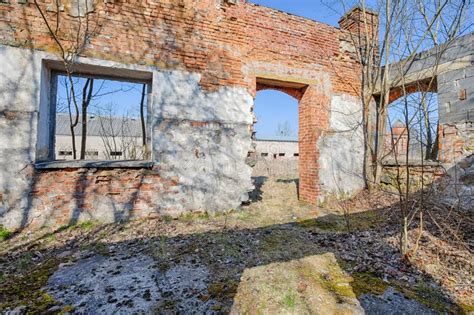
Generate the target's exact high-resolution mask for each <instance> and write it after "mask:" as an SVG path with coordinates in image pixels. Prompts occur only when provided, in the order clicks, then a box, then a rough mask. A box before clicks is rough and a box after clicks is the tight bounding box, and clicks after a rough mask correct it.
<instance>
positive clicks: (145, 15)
mask: <svg viewBox="0 0 474 315" xmlns="http://www.w3.org/2000/svg"><path fill="white" fill-rule="evenodd" d="M38 2H39V3H40V6H41V7H42V8H43V10H44V12H46V16H47V17H48V19H49V21H51V25H52V26H53V28H54V26H55V24H54V23H55V21H56V13H55V12H49V11H48V10H46V7H47V6H48V5H49V4H50V2H51V1H49V0H47V1H40V0H39V1H38ZM63 2H65V3H67V1H66V0H64V1H63ZM59 17H60V19H59V20H60V27H59V32H58V37H59V38H60V39H61V41H62V42H63V43H64V44H65V46H69V45H72V43H71V42H67V41H66V38H67V36H68V35H70V34H69V32H71V30H72V31H74V30H75V29H76V28H77V19H73V18H71V17H70V16H69V15H68V6H67V5H66V6H65V9H64V11H61V12H60V14H59ZM89 17H90V29H92V30H93V34H92V36H91V38H90V42H89V43H88V44H87V45H86V46H85V49H84V50H83V51H81V56H84V57H88V58H97V59H100V60H107V61H116V62H120V63H126V64H136V65H146V66H153V67H156V68H157V69H161V70H173V71H174V70H182V71H187V72H190V73H198V74H200V82H199V85H200V87H201V88H202V89H203V90H204V91H205V92H208V93H210V92H213V91H218V90H219V89H221V88H222V87H240V88H245V89H246V90H247V91H248V92H249V93H250V94H251V95H255V93H256V91H257V88H258V87H257V81H258V78H266V79H272V80H276V81H280V82H293V83H294V82H296V83H298V84H301V85H303V86H304V88H299V89H297V90H298V91H295V89H292V90H291V91H289V90H287V92H289V94H292V95H293V96H295V97H297V98H299V99H300V114H299V115H300V128H299V137H300V167H299V169H300V183H301V192H300V196H301V198H302V199H303V200H306V201H309V202H316V201H317V200H318V197H319V194H320V191H321V188H320V185H319V182H320V180H319V164H318V160H319V154H320V153H319V151H318V139H319V138H320V137H321V136H324V134H325V133H326V132H329V119H330V108H331V98H332V97H333V96H334V95H350V96H357V95H358V93H359V91H360V78H359V73H360V72H359V65H358V64H357V62H356V61H355V56H354V48H353V47H351V44H350V41H349V40H348V34H349V33H348V32H347V31H346V30H341V29H338V28H335V27H332V26H328V25H325V24H322V23H318V22H315V21H311V20H308V19H305V18H302V17H298V16H294V15H291V14H287V13H284V12H281V11H277V10H273V9H270V8H266V7H263V6H258V5H255V4H251V3H247V2H245V1H239V3H238V4H236V5H231V4H228V3H221V2H220V1H215V0H201V1H197V2H196V1H193V0H167V1H113V2H112V3H103V2H102V1H97V2H96V6H95V8H94V11H93V13H91V14H90V15H89ZM82 20H83V21H84V19H82ZM341 25H342V26H343V28H344V27H345V26H344V23H342V24H341ZM348 25H349V24H348ZM82 29H84V28H82ZM347 29H349V30H353V24H350V26H347ZM0 44H3V45H9V46H17V47H23V48H31V49H35V50H43V51H46V52H48V53H55V54H57V53H58V47H57V45H56V44H55V43H54V41H53V39H52V38H51V36H49V33H48V30H47V28H46V26H45V24H44V22H43V21H42V19H41V16H40V15H39V13H38V10H37V9H36V7H35V5H34V4H33V3H31V2H28V3H26V4H21V3H19V2H18V0H10V1H9V3H7V4H1V5H0ZM260 88H261V87H260ZM191 127H192V128H198V127H196V126H191ZM250 127H251V126H249V137H250V130H251V128H250ZM101 172H103V171H97V172H95V173H92V174H90V173H87V174H88V175H87V176H86V177H87V179H84V180H83V179H80V177H81V176H82V175H79V174H80V172H79V171H72V170H64V171H54V172H45V173H41V174H38V175H37V177H38V178H37V180H36V179H35V182H34V185H35V188H34V193H33V196H34V197H35V199H37V200H43V199H44V198H46V199H47V198H56V196H57V198H59V200H60V201H57V203H58V204H57V205H56V206H58V207H59V208H58V209H59V210H55V211H60V214H58V215H59V216H61V215H62V214H61V213H62V212H61V211H63V212H64V211H65V212H68V213H69V214H70V211H72V210H71V207H72V206H71V205H70V204H69V203H67V204H68V206H62V203H63V202H64V200H63V199H67V196H68V195H71V194H72V195H73V196H76V195H77V192H76V190H74V189H75V188H77V187H76V186H77V185H79V186H80V185H83V183H84V182H87V183H88V185H87V187H85V188H84V189H83V190H82V192H80V194H81V195H82V196H83V197H86V198H85V199H87V198H96V197H94V195H97V194H99V193H100V192H102V190H103V189H105V188H104V187H112V188H113V189H112V191H117V189H121V187H122V186H123V187H122V188H123V189H124V191H125V192H126V193H124V195H123V196H119V195H113V194H112V195H111V196H112V197H110V199H113V200H114V201H115V202H114V204H116V205H119V207H125V206H126V207H132V208H131V209H132V210H131V211H132V212H135V205H133V206H132V205H129V204H128V200H130V196H131V195H133V194H134V189H136V188H135V186H136V185H137V184H136V183H137V178H140V176H141V175H140V174H141V173H140V172H142V170H120V169H118V170H114V171H113V173H114V174H116V175H117V176H118V179H115V178H116V177H115V175H114V176H112V177H111V180H110V181H109V182H108V184H107V185H105V184H104V183H103V182H102V181H101V180H100V179H99V177H100V176H101V175H100V174H101ZM108 172H111V171H108ZM147 176H149V175H147ZM50 177H51V178H56V179H58V180H61V181H63V182H66V183H68V185H69V186H67V187H68V188H67V189H66V190H65V192H64V193H63V194H59V190H60V189H62V187H61V186H60V185H59V186H57V188H56V186H55V185H56V184H55V183H56V182H55V181H54V180H51V179H49V178H50ZM78 179H79V181H78V182H77V183H78V184H75V182H76V181H77V180H78ZM127 181H130V183H127ZM147 181H150V182H151V183H149V184H146V185H145V187H148V188H150V185H155V186H156V187H154V188H153V189H154V191H156V192H157V193H156V194H158V192H160V193H161V192H163V193H165V192H166V191H167V190H168V189H171V188H170V187H167V186H172V185H171V183H169V182H166V181H165V182H162V181H161V179H160V177H159V176H154V177H150V178H148V177H147ZM155 181H156V182H155ZM109 184H110V185H109ZM168 184H169V185H168ZM104 185H105V186H104ZM129 185H130V186H129ZM73 186H74V187H75V188H74V187H73ZM142 188H143V186H142ZM142 188H140V189H142ZM51 189H52V190H51ZM150 189H151V188H150ZM51 191H53V192H51ZM54 191H58V194H56V193H54ZM89 195H93V196H92V197H90V196H89ZM138 195H139V196H142V194H141V192H140V193H139V194H138ZM143 195H144V196H146V195H150V193H149V192H148V190H143ZM113 196H116V197H113ZM74 198H76V197H74ZM81 198H82V197H81ZM140 198H142V197H140ZM44 200H45V199H44ZM140 200H141V201H140V202H139V203H141V204H143V203H147V202H146V201H145V200H146V198H145V199H143V200H142V199H140ZM55 202H56V201H55ZM153 202H155V207H156V202H157V200H154V201H153ZM92 204H94V203H90V202H84V203H80V204H79V206H80V208H81V209H84V210H87V211H89V210H90V211H93V210H92V209H89V208H88V206H90V205H92ZM95 204H97V202H96V203H95ZM147 207H148V206H147ZM137 209H138V208H137ZM44 211H47V210H44ZM137 211H138V210H137Z"/></svg>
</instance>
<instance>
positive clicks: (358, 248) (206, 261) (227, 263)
mask: <svg viewBox="0 0 474 315" xmlns="http://www.w3.org/2000/svg"><path fill="white" fill-rule="evenodd" d="M395 206H396V205H395ZM350 219H351V220H352V221H353V222H354V223H353V231H352V232H351V233H348V232H346V231H345V226H344V218H343V216H341V215H335V214H331V215H327V216H322V217H319V218H314V219H309V220H303V221H298V222H290V223H284V224H273V225H269V226H263V227H255V228H252V227H249V228H241V227H235V228H229V226H228V225H224V226H221V223H222V222H219V223H217V224H216V222H212V221H209V222H207V226H206V228H205V229H204V230H202V229H198V228H194V224H193V223H194V222H193V221H189V222H187V223H186V224H184V225H183V224H182V223H181V222H179V221H178V222H175V221H172V222H166V221H164V220H160V219H153V220H144V221H141V222H136V223H134V224H133V223H130V224H131V225H130V226H126V225H118V224H109V225H103V226H97V227H95V228H94V229H93V230H92V231H86V232H84V231H81V229H80V228H63V229H62V230H60V231H57V232H55V233H53V234H52V235H55V237H58V238H61V235H63V234H64V233H66V234H67V233H69V235H68V236H67V237H66V239H65V241H61V242H59V245H56V244H53V245H54V246H51V247H48V246H46V247H45V241H44V240H45V238H42V239H40V240H36V241H33V242H31V243H30V244H22V245H21V246H18V247H16V248H12V249H10V250H9V251H8V252H3V253H2V254H1V255H0V266H1V267H2V269H4V268H5V266H6V264H9V265H10V266H14V265H15V263H16V261H15V260H16V259H19V257H22V256H21V254H20V253H24V252H25V250H26V251H28V252H33V253H34V252H41V256H39V257H38V260H39V262H38V265H41V264H42V263H44V262H45V261H48V260H56V261H57V263H58V264H59V263H60V262H64V261H68V260H70V259H71V258H69V257H68V256H67V255H72V253H76V252H81V251H90V254H88V255H86V256H85V257H86V258H79V260H75V259H72V261H73V262H74V263H75V264H81V262H82V261H83V260H84V259H87V257H91V255H92V256H94V255H102V256H104V257H106V259H110V262H112V261H117V260H118V261H122V262H123V264H127V259H128V257H152V258H153V259H154V261H155V264H154V267H153V268H151V269H150V270H149V271H147V272H150V273H151V274H153V275H154V277H155V279H157V280H156V283H154V284H151V286H155V285H156V296H154V297H153V299H154V300H153V303H155V305H156V307H158V309H159V311H165V312H171V313H173V312H186V311H188V312H189V311H190V309H189V305H190V304H189V303H191V304H193V305H194V307H195V310H199V311H201V310H205V311H212V310H213V309H214V308H213V307H215V306H216V305H219V309H220V310H221V312H222V313H228V312H230V311H231V310H234V311H235V309H236V308H237V309H238V308H242V307H243V306H245V305H246V304H247V306H248V307H249V308H248V310H252V309H253V310H255V309H256V308H257V306H258V305H252V303H259V302H261V300H259V295H258V293H254V294H250V295H249V293H248V292H246V290H255V289H256V290H257V291H256V292H258V289H259V286H263V287H265V286H267V287H268V286H269V287H275V288H277V287H283V288H286V289H285V290H296V289H295V288H294V287H293V286H296V285H297V283H296V284H295V283H294V282H291V281H289V282H288V283H284V279H281V278H277V279H278V280H279V282H278V283H277V282H272V281H271V280H268V281H267V280H266V278H264V279H265V280H262V278H260V280H258V281H257V280H255V281H250V282H249V280H248V278H249V277H256V275H258V274H259V273H261V272H267V271H268V270H273V271H272V272H271V274H273V273H278V272H280V271H282V270H283V271H285V272H290V271H291V272H295V273H296V274H298V276H299V277H301V278H302V279H304V281H308V283H309V285H310V286H315V287H318V288H321V289H322V290H323V291H324V292H325V294H327V296H326V298H327V299H328V301H329V300H331V301H333V302H334V305H339V306H338V307H343V305H346V306H347V305H349V306H351V305H352V306H351V307H357V303H356V302H355V300H354V298H355V297H356V296H357V297H358V298H360V297H361V295H362V294H364V293H374V294H375V293H383V292H378V291H377V289H380V287H383V288H384V289H386V288H387V287H388V286H393V287H395V288H396V289H397V290H402V289H403V288H408V287H413V288H417V287H418V286H420V287H421V286H422V285H424V284H425V283H431V282H434V279H433V278H431V276H430V275H428V274H424V273H422V272H421V271H419V270H417V269H416V267H415V266H413V265H410V264H409V263H408V262H406V261H403V260H402V258H401V257H400V255H399V254H398V248H396V247H394V245H393V243H391V242H387V241H386V240H385V239H384V238H383V237H382V236H385V234H384V233H387V231H386V229H387V226H388V227H390V226H392V227H393V226H394V224H393V223H394V222H396V214H394V213H393V206H390V207H386V208H383V209H377V210H369V211H367V212H364V213H357V214H351V215H350ZM384 220H386V222H385V223H384V224H382V225H379V224H378V223H380V222H381V221H384ZM178 226H179V227H181V229H182V231H181V232H178V233H177V231H179V230H180V228H178ZM71 229H72V230H71ZM125 231H128V232H126V234H122V237H123V238H124V239H125V240H121V241H117V237H118V236H119V235H121V233H125ZM396 233H397V230H396V228H395V229H391V230H390V231H389V233H388V234H389V235H392V236H393V235H395V234H396ZM71 234H72V236H71ZM368 235H369V236H368ZM370 235H371V236H370ZM119 239H120V237H119ZM359 239H361V240H362V241H360V242H357V241H355V240H359ZM369 246H371V247H376V248H378V247H380V248H381V249H383V250H381V251H379V252H377V251H374V250H370V249H369ZM98 248H100V250H98ZM104 248H105V250H104ZM364 248H367V250H364ZM64 253H69V254H64ZM383 255H387V257H384V256H383ZM12 257H15V259H13V261H12ZM35 257H36V256H35ZM58 257H61V258H58ZM394 257H396V261H395V262H394ZM333 258H334V259H333ZM35 259H36V258H35ZM321 259H323V262H327V263H328V264H329V265H325V266H321V268H320V269H318V268H317V266H318V265H311V262H312V261H315V262H317V261H320V260H321ZM361 260H367V261H368V262H369V263H368V264H366V263H362V262H361ZM374 262H375V263H374ZM307 263H310V265H306V264H307ZM371 263H373V265H372V264H371ZM295 264H296V265H297V266H300V267H301V266H306V267H307V268H306V267H304V268H303V267H301V270H299V269H298V268H297V269H295ZM301 264H302V265H301ZM66 265H67V264H66ZM327 266H330V268H329V269H328V267H327ZM361 266H362V267H363V268H364V269H361ZM66 268H67V267H66ZM308 268H309V269H308ZM190 270H205V273H204V275H202V279H200V280H196V281H201V280H202V281H203V287H201V289H200V290H197V289H196V287H194V286H193V284H186V283H188V282H189V281H187V280H185V279H186V277H191V278H192V277H193V272H192V271H190ZM400 270H404V272H402V271H400ZM53 271H54V270H53ZM283 271H282V272H283ZM306 271H308V272H310V273H309V276H308V274H304V272H306ZM391 271H393V272H395V273H394V274H390V272H391ZM407 271H408V272H407ZM188 272H190V273H189V274H188ZM51 273H52V272H51ZM346 273H348V274H350V275H352V277H353V279H354V280H353V281H351V280H350V279H349V280H348V279H347V278H346V277H345V276H344V275H345V274H346ZM406 273H408V274H415V275H419V278H417V280H416V281H417V282H415V283H412V282H408V280H407V281H403V280H400V279H399V277H400V275H401V274H402V275H404V274H406ZM387 274H388V275H389V279H388V283H384V282H383V280H381V279H382V278H383V277H384V276H387ZM90 277H92V279H93V278H94V277H95V274H91V275H90ZM107 277H111V278H113V277H114V275H110V274H109V275H107ZM117 277H120V275H117ZM169 277H172V278H173V279H174V280H173V282H172V283H174V284H170V283H164V284H163V283H161V282H159V281H161V280H159V279H164V278H169ZM180 277H182V280H178V279H180ZM199 277H201V276H199ZM270 278H271V277H270V275H269V278H268V279H270ZM117 279H118V278H117ZM16 280H17V279H16ZM103 281H104V283H108V281H109V280H103ZM193 281H194V280H193ZM259 281H260V282H259ZM14 283H15V279H14V278H12V279H11V280H7V282H6V283H4V284H5V290H0V297H1V299H2V300H4V301H7V302H8V301H14V300H15V299H16V298H17V297H15V294H16V291H15V290H11V291H8V290H9V289H11V288H12V286H13V285H14ZM346 283H347V284H348V285H349V287H348V290H343V291H341V290H339V289H338V287H339V286H343V285H345V284H346ZM374 283H375V284H377V286H376V285H374ZM81 285H82V284H81ZM147 285H148V286H149V285H150V284H147ZM44 286H46V282H45V283H44ZM183 286H184V288H186V289H187V290H188V292H187V293H186V294H183V291H182V290H184V289H183ZM371 286H374V288H371ZM424 287H425V286H424ZM86 289H87V288H86ZM136 289H137V290H140V289H141V288H140V287H138V288H136ZM61 290H62V291H64V292H66V293H67V292H71V290H72V289H71V288H68V287H63V288H62V289H61ZM105 290H106V285H105V284H104V286H103V287H101V286H98V287H96V288H94V289H93V290H92V291H91V292H90V293H86V294H93V295H96V296H103V300H104V303H105V304H106V300H107V296H108V294H107V291H105ZM143 290H145V288H143ZM86 292H87V290H86ZM139 292H140V291H139ZM262 292H263V291H262ZM295 292H299V291H295ZM354 292H355V293H356V295H355V294H354ZM401 292H402V293H403V294H406V295H407V296H408V297H410V298H414V297H415V296H416V294H418V292H417V289H413V290H411V291H409V290H407V291H403V290H402V291H401ZM430 292H431V291H430ZM433 292H435V290H433ZM424 293H425V294H426V291H425V292H424ZM261 294H263V293H261ZM296 294H299V293H296ZM300 294H303V293H301V292H300ZM410 294H412V295H410ZM436 294H437V295H436V296H435V297H436V298H437V299H442V300H441V301H439V302H440V303H438V304H435V305H434V306H435V307H446V306H448V307H451V309H450V310H453V309H454V310H457V306H456V303H455V301H453V300H451V298H450V297H449V296H448V295H447V294H446V293H445V292H443V291H437V293H436ZM273 298H274V299H276V301H275V303H277V304H278V303H280V302H281V301H279V300H278V299H279V298H283V297H282V296H281V295H279V294H277V295H276V296H273ZM138 300H139V299H137V301H138ZM418 300H419V301H421V302H423V303H431V302H432V299H430V297H426V298H425V299H424V300H423V299H418ZM354 303H355V304H354ZM354 305H355V306H354ZM73 306H74V305H73ZM76 306H77V305H76ZM429 306H430V307H433V305H431V304H430V305H429ZM90 307H98V306H97V305H93V304H91V306H90ZM121 307H122V306H120V308H121ZM282 307H283V306H282ZM313 307H314V306H313ZM344 307H345V306H344ZM97 310H98V309H95V311H97ZM438 310H439V309H438ZM85 311H86V312H93V311H94V309H92V308H89V309H88V308H86V309H85Z"/></svg>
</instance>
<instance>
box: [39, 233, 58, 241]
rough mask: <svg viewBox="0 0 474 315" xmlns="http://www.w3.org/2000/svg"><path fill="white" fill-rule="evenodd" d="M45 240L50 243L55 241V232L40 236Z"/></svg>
mask: <svg viewBox="0 0 474 315" xmlns="http://www.w3.org/2000/svg"><path fill="white" fill-rule="evenodd" d="M42 239H44V240H45V241H46V242H48V243H51V242H54V241H56V234H54V233H48V234H46V235H44V236H43V237H42Z"/></svg>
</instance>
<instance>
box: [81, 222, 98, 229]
mask: <svg viewBox="0 0 474 315" xmlns="http://www.w3.org/2000/svg"><path fill="white" fill-rule="evenodd" d="M94 226H95V223H94V222H93V221H84V222H81V223H79V225H78V227H79V228H80V229H83V230H85V231H91V230H92V229H93V228H94Z"/></svg>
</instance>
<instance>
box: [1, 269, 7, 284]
mask: <svg viewBox="0 0 474 315" xmlns="http://www.w3.org/2000/svg"><path fill="white" fill-rule="evenodd" d="M5 278H6V277H5V274H4V273H3V272H1V271H0V283H2V282H4V281H5Z"/></svg>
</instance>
